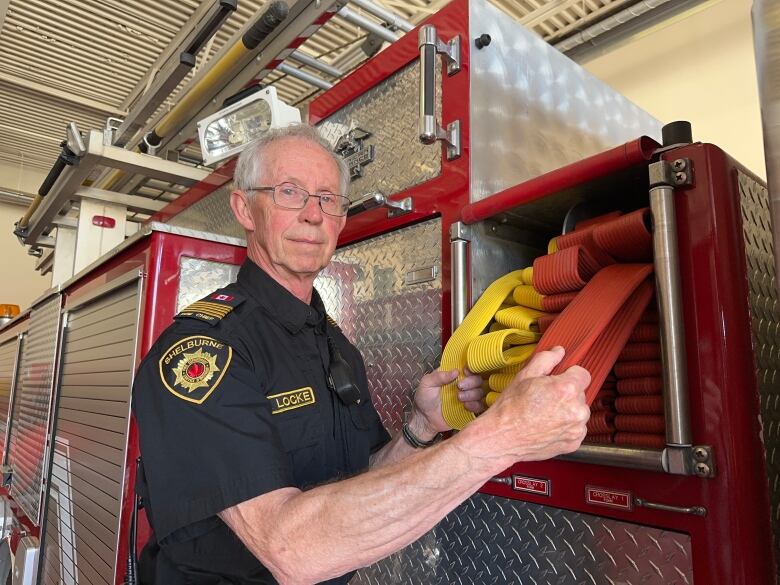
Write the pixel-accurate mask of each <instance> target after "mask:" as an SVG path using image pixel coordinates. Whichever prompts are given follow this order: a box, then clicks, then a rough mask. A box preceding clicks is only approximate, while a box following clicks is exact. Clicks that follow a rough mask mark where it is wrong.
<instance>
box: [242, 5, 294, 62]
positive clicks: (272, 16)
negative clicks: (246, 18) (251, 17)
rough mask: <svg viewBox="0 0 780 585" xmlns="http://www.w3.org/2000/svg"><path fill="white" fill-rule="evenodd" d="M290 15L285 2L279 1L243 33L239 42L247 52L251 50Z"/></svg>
mask: <svg viewBox="0 0 780 585" xmlns="http://www.w3.org/2000/svg"><path fill="white" fill-rule="evenodd" d="M289 13H290V7H289V6H287V3H286V2H283V1H282V0H279V1H278V2H274V3H273V4H271V5H270V6H269V7H268V10H266V11H265V12H264V13H263V15H262V16H261V17H260V18H258V19H257V22H255V23H254V24H253V25H252V28H250V29H249V30H248V31H246V32H245V33H244V36H243V37H241V40H242V41H243V43H244V46H245V47H246V48H247V49H248V50H250V51H251V50H252V49H254V48H255V47H257V45H259V44H260V43H261V42H262V41H263V40H264V39H265V38H266V37H267V36H268V35H269V34H271V32H272V31H273V30H274V29H275V28H276V27H277V26H279V25H280V24H281V23H282V22H283V21H284V19H285V18H287V15H288V14H289Z"/></svg>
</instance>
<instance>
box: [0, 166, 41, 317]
mask: <svg viewBox="0 0 780 585" xmlns="http://www.w3.org/2000/svg"><path fill="white" fill-rule="evenodd" d="M52 162H53V161H52ZM45 176H46V173H45V172H44V171H42V170H40V169H28V168H19V167H12V166H9V165H5V164H2V163H0V189H3V190H7V191H23V192H26V193H35V192H36V191H38V187H40V185H41V182H43V178H44V177H45ZM24 211H25V208H24V207H20V206H17V205H9V204H5V203H0V250H2V264H1V266H2V275H1V276H0V304H3V303H11V304H14V305H19V306H20V307H22V309H25V308H26V307H29V306H30V303H31V302H32V301H34V300H35V299H37V298H38V297H39V296H41V293H43V292H44V291H45V290H47V289H48V288H49V287H50V286H51V276H50V275H46V276H41V275H40V273H39V272H36V271H35V261H36V258H33V257H32V256H28V255H27V248H24V247H23V246H22V245H21V244H20V243H19V240H17V239H16V236H14V235H13V229H14V224H15V223H16V222H17V221H19V218H20V217H22V215H24Z"/></svg>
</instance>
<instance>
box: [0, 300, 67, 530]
mask: <svg viewBox="0 0 780 585" xmlns="http://www.w3.org/2000/svg"><path fill="white" fill-rule="evenodd" d="M60 302H61V296H60V295H54V296H53V297H51V298H50V299H49V300H47V301H44V302H43V303H41V304H40V305H37V306H36V307H33V309H32V312H31V314H30V329H29V332H28V334H27V338H26V341H25V346H24V351H23V352H22V362H21V369H20V372H19V378H20V382H21V383H20V385H19V388H18V391H17V395H16V396H15V398H14V404H13V413H12V415H11V420H12V421H13V424H12V426H11V442H10V444H9V447H8V464H9V465H10V466H11V468H12V469H13V479H12V482H11V497H13V499H14V500H15V501H16V502H17V503H18V504H19V507H20V508H21V509H22V511H23V512H24V513H25V514H26V515H27V517H28V518H30V520H32V521H33V522H34V523H35V524H36V525H38V524H39V521H40V517H39V514H40V509H41V494H42V489H43V478H44V475H45V472H46V467H47V464H46V462H47V449H46V436H47V434H48V429H49V413H50V411H51V403H52V397H53V394H54V392H53V389H54V378H55V373H56V368H57V345H58V343H57V342H58V340H59V337H60Z"/></svg>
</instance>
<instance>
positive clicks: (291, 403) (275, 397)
mask: <svg viewBox="0 0 780 585" xmlns="http://www.w3.org/2000/svg"><path fill="white" fill-rule="evenodd" d="M267 398H268V400H270V401H271V408H272V409H273V410H272V411H271V414H279V413H280V412H286V411H288V410H293V409H296V408H303V407H304V406H310V405H312V404H314V403H315V402H316V401H317V400H316V398H315V397H314V389H313V388H312V387H311V386H306V387H305V388H298V389H297V390H290V391H289V392H282V393H280V394H271V395H270V396H268V397H267Z"/></svg>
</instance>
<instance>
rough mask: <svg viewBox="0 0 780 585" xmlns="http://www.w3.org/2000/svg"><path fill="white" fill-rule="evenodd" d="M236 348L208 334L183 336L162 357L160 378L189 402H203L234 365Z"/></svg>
mask: <svg viewBox="0 0 780 585" xmlns="http://www.w3.org/2000/svg"><path fill="white" fill-rule="evenodd" d="M232 359H233V349H232V348H231V347H230V346H229V345H227V344H225V343H222V342H221V341H217V340H216V339H212V338H211V337H206V336H205V335H192V336H190V337H184V338H182V339H179V340H178V341H177V342H176V343H174V344H173V345H171V346H170V347H169V348H168V349H166V350H165V352H164V353H163V354H162V357H161V358H160V379H161V380H162V383H163V384H164V385H165V387H166V388H167V389H168V391H169V392H170V393H171V394H173V395H174V396H176V398H181V399H182V400H186V401H187V402H194V403H195V404H203V403H204V402H205V401H206V398H208V397H209V396H211V393H212V392H214V390H216V389H217V386H219V383H220V382H221V381H222V378H224V377H225V374H226V373H227V371H228V368H229V367H230V361H231V360H232Z"/></svg>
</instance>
